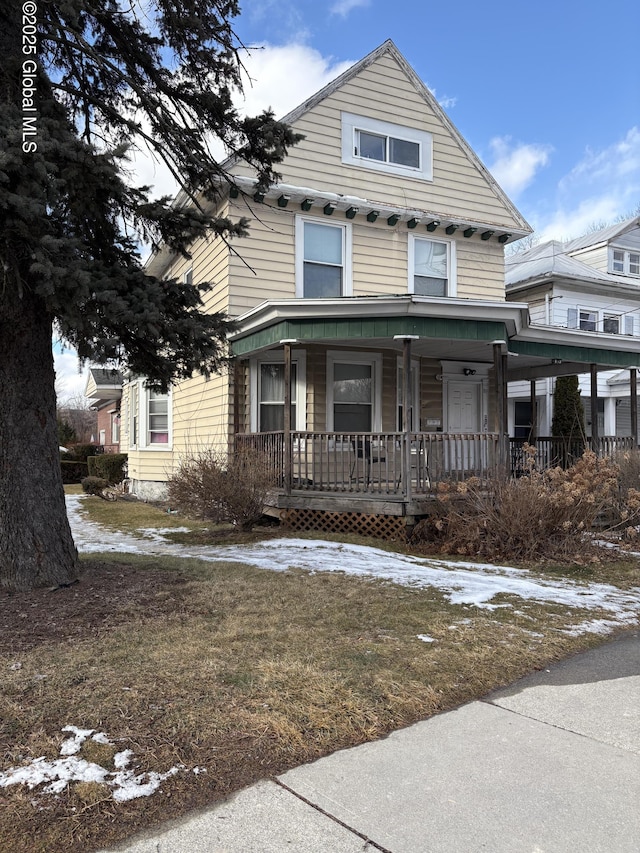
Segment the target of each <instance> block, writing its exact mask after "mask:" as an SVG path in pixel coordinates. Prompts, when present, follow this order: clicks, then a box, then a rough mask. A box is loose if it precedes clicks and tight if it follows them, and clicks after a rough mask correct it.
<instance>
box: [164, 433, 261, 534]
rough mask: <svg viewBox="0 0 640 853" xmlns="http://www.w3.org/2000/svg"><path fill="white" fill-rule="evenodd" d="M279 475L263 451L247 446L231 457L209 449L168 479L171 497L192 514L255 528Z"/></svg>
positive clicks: (173, 504) (243, 527) (185, 460)
mask: <svg viewBox="0 0 640 853" xmlns="http://www.w3.org/2000/svg"><path fill="white" fill-rule="evenodd" d="M275 477H276V475H275V472H274V471H273V469H272V468H271V467H270V466H269V464H268V459H267V457H266V456H265V455H264V454H262V453H260V452H259V451H255V450H251V449H243V450H241V451H240V452H238V453H236V454H234V455H233V456H231V457H230V458H229V459H227V458H226V456H224V455H223V454H222V453H220V452H219V451H217V450H214V449H207V450H204V451H202V452H200V453H197V454H195V455H193V456H190V457H188V458H186V459H184V460H183V461H182V462H181V464H180V467H179V468H178V470H177V471H176V473H175V474H174V475H173V476H172V477H171V479H170V480H169V482H168V498H169V502H170V504H171V506H173V507H175V508H176V509H178V510H180V511H181V512H183V513H184V514H185V515H188V516H191V517H192V518H201V519H204V520H206V521H213V522H215V523H216V524H219V523H222V522H229V523H231V524H234V525H236V526H237V527H239V528H240V529H241V530H251V528H252V527H253V525H254V524H255V523H256V522H257V521H258V520H259V519H260V517H261V516H262V514H263V512H264V506H265V503H266V499H267V496H268V494H269V491H270V490H271V489H272V488H273V487H274V485H275Z"/></svg>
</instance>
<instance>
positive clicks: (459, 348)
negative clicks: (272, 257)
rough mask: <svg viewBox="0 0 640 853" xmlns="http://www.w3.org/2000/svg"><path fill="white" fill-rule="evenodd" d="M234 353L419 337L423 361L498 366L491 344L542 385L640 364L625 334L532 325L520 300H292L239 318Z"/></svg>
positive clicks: (372, 345) (389, 344)
mask: <svg viewBox="0 0 640 853" xmlns="http://www.w3.org/2000/svg"><path fill="white" fill-rule="evenodd" d="M237 323H238V326H239V330H238V331H237V332H236V333H235V334H234V335H232V336H231V338H230V341H231V348H232V352H233V354H234V355H236V356H240V357H247V356H250V355H256V354H258V353H260V352H262V351H266V350H270V349H273V348H275V347H278V346H279V344H280V342H281V341H284V340H287V341H296V342H298V343H299V344H300V345H303V344H311V343H317V344H325V345H330V346H340V347H354V346H356V347H363V348H367V349H393V350H398V351H400V350H401V348H402V343H401V341H400V340H397V338H401V337H408V336H410V337H412V338H413V339H414V340H413V342H412V344H413V346H412V351H413V354H414V355H415V356H422V357H426V358H435V359H439V360H441V361H446V360H458V361H460V360H466V361H475V362H478V363H483V362H484V363H488V364H491V363H492V362H493V351H492V347H491V344H493V343H495V342H496V341H502V342H504V347H503V351H504V352H507V353H508V356H509V358H508V380H509V381H513V380H518V379H534V378H536V377H539V376H540V377H541V376H558V375H563V374H571V373H584V372H586V371H587V370H588V369H589V365H591V364H595V365H597V367H598V368H599V369H602V370H606V369H611V368H618V369H620V368H625V367H626V368H629V367H635V366H637V365H640V342H638V341H637V340H634V339H632V338H629V337H625V336H623V335H611V334H609V335H605V334H602V333H595V332H584V331H581V330H576V329H564V328H559V327H555V326H554V327H551V326H549V327H547V326H536V325H529V314H528V306H527V305H526V304H525V303H518V302H491V301H483V300H472V299H444V298H437V297H426V296H416V295H411V294H405V295H401V296H371V297H346V298H342V299H314V300H310V299H285V300H275V301H270V302H264V303H262V304H261V305H259V306H257V307H256V308H254V309H252V310H251V311H248V312H247V313H246V314H244V315H242V316H241V317H239V318H237Z"/></svg>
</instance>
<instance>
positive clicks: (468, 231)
mask: <svg viewBox="0 0 640 853" xmlns="http://www.w3.org/2000/svg"><path fill="white" fill-rule="evenodd" d="M477 230H478V229H477V228H465V229H464V231H463V232H462V233H463V234H464V236H465V237H473V235H474V234H475V233H476V231H477Z"/></svg>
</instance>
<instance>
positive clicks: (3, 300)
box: [0, 283, 78, 590]
mask: <svg viewBox="0 0 640 853" xmlns="http://www.w3.org/2000/svg"><path fill="white" fill-rule="evenodd" d="M51 333H52V321H51V317H50V316H49V315H48V314H47V312H46V309H45V305H44V302H43V300H42V299H40V298H38V297H36V296H34V295H33V294H32V293H31V292H30V291H29V290H28V289H27V288H26V287H25V288H24V290H23V292H22V294H21V295H18V292H17V288H16V286H15V284H13V283H6V284H5V286H4V287H2V286H0V586H2V587H6V588H8V589H11V590H24V589H31V588H32V587H35V586H60V585H63V584H69V583H71V582H73V581H74V580H76V579H77V576H78V574H77V572H78V553H77V551H76V548H75V545H74V543H73V538H72V536H71V529H70V527H69V521H68V518H67V510H66V505H65V499H64V489H63V486H62V472H61V469H60V452H59V449H58V433H57V423H56V398H55V372H54V369H53V353H52V347H51Z"/></svg>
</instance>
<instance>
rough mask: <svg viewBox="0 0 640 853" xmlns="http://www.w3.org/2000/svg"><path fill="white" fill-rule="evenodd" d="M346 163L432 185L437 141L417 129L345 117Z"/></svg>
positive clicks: (343, 124)
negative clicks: (434, 142) (434, 152)
mask: <svg viewBox="0 0 640 853" xmlns="http://www.w3.org/2000/svg"><path fill="white" fill-rule="evenodd" d="M342 162H343V163H347V164H349V165H352V166H361V167H363V168H365V169H374V170H376V171H381V172H391V173H392V174H395V175H403V176H405V177H412V178H418V179H419V180H423V181H431V180H433V138H432V136H431V134H430V133H427V132H426V131H423V130H418V129H417V128H414V127H404V126H403V125H399V124H393V123H391V122H386V121H378V120H377V119H373V118H367V117H366V116H359V115H354V114H353V113H342Z"/></svg>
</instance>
